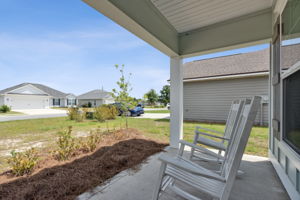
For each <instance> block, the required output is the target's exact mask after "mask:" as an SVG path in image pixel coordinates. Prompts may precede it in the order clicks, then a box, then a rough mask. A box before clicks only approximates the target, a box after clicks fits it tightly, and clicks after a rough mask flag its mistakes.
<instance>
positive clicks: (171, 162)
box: [158, 155, 226, 182]
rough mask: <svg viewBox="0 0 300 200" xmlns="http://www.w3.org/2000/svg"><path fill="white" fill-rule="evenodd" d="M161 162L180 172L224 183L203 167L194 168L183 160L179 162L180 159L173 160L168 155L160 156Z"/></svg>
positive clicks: (221, 178) (216, 175)
mask: <svg viewBox="0 0 300 200" xmlns="http://www.w3.org/2000/svg"><path fill="white" fill-rule="evenodd" d="M158 159H159V160H160V161H161V162H163V163H165V164H167V165H171V166H173V167H176V168H179V169H180V170H183V171H187V172H189V173H192V174H194V175H198V176H203V177H206V178H211V179H214V180H218V181H222V182H226V179H225V178H224V177H222V176H220V175H219V174H216V173H214V172H212V171H210V170H208V169H206V168H204V167H201V166H194V165H191V164H190V163H188V162H185V161H184V160H181V159H180V158H174V157H171V156H169V155H161V156H160V157H159V158H158Z"/></svg>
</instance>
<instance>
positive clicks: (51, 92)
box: [0, 83, 68, 98]
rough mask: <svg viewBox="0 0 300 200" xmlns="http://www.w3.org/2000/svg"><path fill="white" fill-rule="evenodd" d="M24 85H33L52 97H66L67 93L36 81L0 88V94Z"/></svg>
mask: <svg viewBox="0 0 300 200" xmlns="http://www.w3.org/2000/svg"><path fill="white" fill-rule="evenodd" d="M26 85H33V86H34V87H36V88H38V89H40V90H42V91H43V92H45V93H47V94H48V95H49V96H52V97H54V98H64V97H66V96H67V95H68V94H66V93H63V92H61V91H58V90H55V89H53V88H50V87H48V86H45V85H42V84H37V83H21V84H19V85H15V86H12V87H9V88H6V89H4V90H0V94H5V93H9V92H10V91H12V90H15V89H17V88H20V87H23V86H26Z"/></svg>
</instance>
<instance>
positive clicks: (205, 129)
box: [195, 126, 224, 135]
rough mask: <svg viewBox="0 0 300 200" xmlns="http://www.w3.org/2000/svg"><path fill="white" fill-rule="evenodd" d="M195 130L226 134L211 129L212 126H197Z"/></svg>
mask: <svg viewBox="0 0 300 200" xmlns="http://www.w3.org/2000/svg"><path fill="white" fill-rule="evenodd" d="M195 130H196V131H198V130H204V131H209V132H213V133H216V134H219V135H224V133H223V132H220V131H216V130H213V129H210V128H204V127H201V126H196V128H195Z"/></svg>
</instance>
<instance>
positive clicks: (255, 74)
mask: <svg viewBox="0 0 300 200" xmlns="http://www.w3.org/2000/svg"><path fill="white" fill-rule="evenodd" d="M268 75H269V72H259V73H251V74H237V75H227V76H214V77H207V78H191V79H184V80H183V82H195V81H210V80H224V79H237V78H252V77H261V76H268Z"/></svg>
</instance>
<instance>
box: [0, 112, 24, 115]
mask: <svg viewBox="0 0 300 200" xmlns="http://www.w3.org/2000/svg"><path fill="white" fill-rule="evenodd" d="M1 115H24V113H21V112H16V111H9V112H6V113H3V112H0V116H1Z"/></svg>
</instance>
